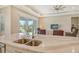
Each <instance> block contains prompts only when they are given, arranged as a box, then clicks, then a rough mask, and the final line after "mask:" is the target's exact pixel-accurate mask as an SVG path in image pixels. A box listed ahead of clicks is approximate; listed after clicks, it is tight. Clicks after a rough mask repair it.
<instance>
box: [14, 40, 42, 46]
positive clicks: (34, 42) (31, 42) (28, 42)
mask: <svg viewBox="0 0 79 59" xmlns="http://www.w3.org/2000/svg"><path fill="white" fill-rule="evenodd" d="M14 42H15V43H19V44H25V45H28V46H39V45H40V44H41V43H42V42H41V41H40V40H31V39H19V40H16V41H14Z"/></svg>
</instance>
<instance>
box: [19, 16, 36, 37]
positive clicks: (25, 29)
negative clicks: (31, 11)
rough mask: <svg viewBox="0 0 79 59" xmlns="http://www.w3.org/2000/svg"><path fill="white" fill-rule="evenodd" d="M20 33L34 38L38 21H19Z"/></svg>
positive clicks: (21, 19)
mask: <svg viewBox="0 0 79 59" xmlns="http://www.w3.org/2000/svg"><path fill="white" fill-rule="evenodd" d="M19 24H20V27H19V33H20V34H23V35H27V36H34V34H35V33H36V21H35V20H32V19H26V18H23V17H21V18H20V20H19Z"/></svg>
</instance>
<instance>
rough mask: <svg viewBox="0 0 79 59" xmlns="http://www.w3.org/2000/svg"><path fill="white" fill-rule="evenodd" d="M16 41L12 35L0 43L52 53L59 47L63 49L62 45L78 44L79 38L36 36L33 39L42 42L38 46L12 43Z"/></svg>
mask: <svg viewBox="0 0 79 59" xmlns="http://www.w3.org/2000/svg"><path fill="white" fill-rule="evenodd" d="M17 39H18V37H17V36H13V35H12V36H11V37H10V38H8V39H7V38H6V37H2V38H1V40H0V42H3V43H5V44H8V45H11V46H15V47H18V48H21V49H25V50H27V49H28V50H31V51H35V52H53V51H54V50H55V49H58V48H61V46H62V47H63V46H64V45H65V46H66V45H73V44H77V43H79V37H64V36H63V37H62V36H50V35H49V36H45V35H38V37H36V38H34V39H35V40H40V41H42V44H40V45H39V46H28V45H25V44H18V43H14V41H15V40H17Z"/></svg>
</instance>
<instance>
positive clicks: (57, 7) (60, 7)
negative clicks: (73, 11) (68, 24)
mask: <svg viewBox="0 0 79 59" xmlns="http://www.w3.org/2000/svg"><path fill="white" fill-rule="evenodd" d="M64 8H65V6H64V5H54V6H53V8H52V9H53V10H55V11H60V10H64Z"/></svg>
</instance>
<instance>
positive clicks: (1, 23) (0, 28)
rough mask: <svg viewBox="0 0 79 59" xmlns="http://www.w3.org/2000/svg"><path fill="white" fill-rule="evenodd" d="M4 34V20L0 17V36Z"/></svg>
mask: <svg viewBox="0 0 79 59" xmlns="http://www.w3.org/2000/svg"><path fill="white" fill-rule="evenodd" d="M3 32H4V19H3V16H2V15H0V34H1V33H3Z"/></svg>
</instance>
